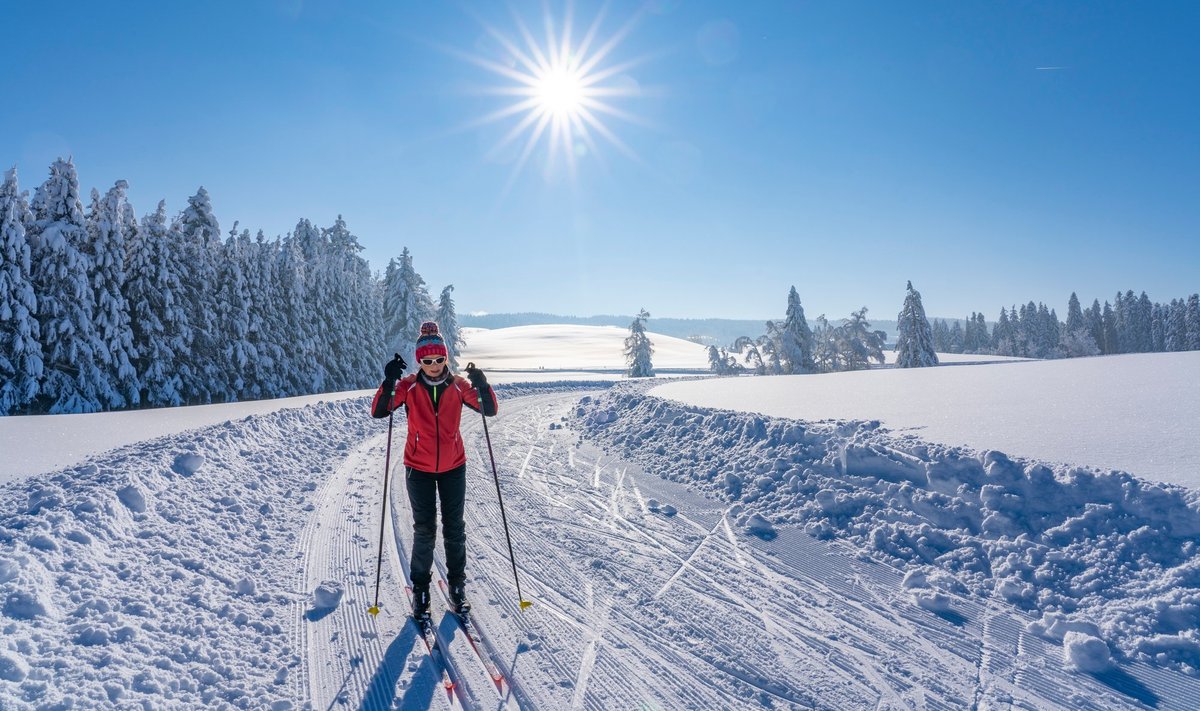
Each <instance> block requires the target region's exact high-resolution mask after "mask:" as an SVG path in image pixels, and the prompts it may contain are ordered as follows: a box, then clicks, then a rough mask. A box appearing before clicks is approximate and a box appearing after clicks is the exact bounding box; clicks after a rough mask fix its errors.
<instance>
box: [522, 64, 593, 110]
mask: <svg viewBox="0 0 1200 711" xmlns="http://www.w3.org/2000/svg"><path fill="white" fill-rule="evenodd" d="M585 95H586V93H585V90H584V84H583V77H581V76H580V75H579V72H578V71H573V70H572V69H571V68H570V67H566V66H561V67H550V68H548V69H547V70H546V71H545V72H543V73H542V74H541V75H540V76H538V77H537V84H535V85H534V86H533V96H534V97H535V98H536V99H537V102H538V109H539V110H540V111H541V112H543V113H549V114H551V115H553V116H555V117H567V118H573V117H575V116H578V115H579V114H580V112H581V110H582V109H583V106H584V102H583V100H584V97H585Z"/></svg>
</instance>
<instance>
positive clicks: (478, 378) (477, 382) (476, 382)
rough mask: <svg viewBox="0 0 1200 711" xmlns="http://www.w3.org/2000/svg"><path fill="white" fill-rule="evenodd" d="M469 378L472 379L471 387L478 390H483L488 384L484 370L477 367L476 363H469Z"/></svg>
mask: <svg viewBox="0 0 1200 711" xmlns="http://www.w3.org/2000/svg"><path fill="white" fill-rule="evenodd" d="M467 380H470V381H471V387H473V388H475V389H476V390H483V389H484V388H486V387H487V384H488V382H487V378H486V377H485V376H484V374H483V371H482V370H480V369H479V368H476V367H475V364H474V363H467Z"/></svg>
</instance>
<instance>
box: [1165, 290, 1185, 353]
mask: <svg viewBox="0 0 1200 711" xmlns="http://www.w3.org/2000/svg"><path fill="white" fill-rule="evenodd" d="M1165 342H1166V343H1165V345H1166V348H1167V350H1168V351H1170V352H1172V353H1178V352H1179V351H1186V350H1188V332H1187V304H1186V303H1185V302H1184V301H1183V299H1171V303H1170V304H1169V305H1168V306H1167V328H1166V337H1165Z"/></svg>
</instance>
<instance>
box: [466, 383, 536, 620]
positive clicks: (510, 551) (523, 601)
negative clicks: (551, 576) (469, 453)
mask: <svg viewBox="0 0 1200 711" xmlns="http://www.w3.org/2000/svg"><path fill="white" fill-rule="evenodd" d="M474 369H475V364H474V363H467V371H468V372H470V371H472V370H474ZM475 391H476V392H478V393H479V415H480V417H482V418H483V438H484V440H486V441H487V448H488V459H490V460H491V461H492V479H493V480H494V481H495V482H496V500H497V501H499V502H500V521H501V522H502V523H503V524H504V540H505V541H507V542H508V560H509V562H511V563H512V569H513V580H514V581H516V583H517V600H519V601H520V605H521V609H522V610H524V609H525V608H527V607H529V606H530V605H532V604H533V601H532V600H526V599H525V598H524V597H522V595H521V578H520V576H518V575H517V559H516V557H515V556H514V555H513V547H512V536H510V535H509V533H508V516H506V515H505V514H504V496H503V495H502V494H501V493H500V475H499V474H497V473H496V455H495V454H493V453H492V436H491V435H490V434H488V424H487V415H484V414H483V389H482V388H476V389H475Z"/></svg>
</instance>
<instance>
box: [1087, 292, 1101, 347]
mask: <svg viewBox="0 0 1200 711" xmlns="http://www.w3.org/2000/svg"><path fill="white" fill-rule="evenodd" d="M1083 322H1084V323H1085V324H1087V329H1088V335H1089V336H1091V337H1092V340H1093V341H1095V342H1096V346H1097V347H1098V348H1099V349H1100V352H1101V353H1103V352H1104V314H1103V312H1102V311H1101V310H1100V300H1099V299H1092V305H1091V307H1090V308H1088V309H1085V310H1084V312H1083Z"/></svg>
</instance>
